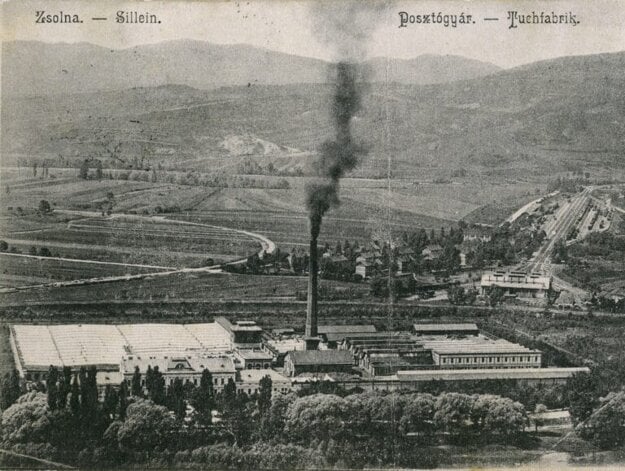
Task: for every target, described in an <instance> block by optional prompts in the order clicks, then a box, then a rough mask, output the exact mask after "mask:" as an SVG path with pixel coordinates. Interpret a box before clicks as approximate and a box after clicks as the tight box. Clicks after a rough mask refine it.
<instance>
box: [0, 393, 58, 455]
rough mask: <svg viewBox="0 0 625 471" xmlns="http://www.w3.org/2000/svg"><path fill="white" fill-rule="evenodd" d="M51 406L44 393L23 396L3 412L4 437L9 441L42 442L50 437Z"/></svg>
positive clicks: (5, 440) (13, 442) (4, 439)
mask: <svg viewBox="0 0 625 471" xmlns="http://www.w3.org/2000/svg"><path fill="white" fill-rule="evenodd" d="M50 412H51V411H50V408H49V407H48V399H47V397H46V395H45V394H44V393H41V392H30V393H28V394H24V395H23V396H21V397H20V398H19V399H18V400H17V401H16V402H15V403H14V404H13V405H12V406H10V407H9V408H8V409H6V410H5V411H4V412H3V413H2V438H3V441H4V442H8V443H12V444H15V443H27V442H30V443H42V442H47V441H48V440H49V437H50Z"/></svg>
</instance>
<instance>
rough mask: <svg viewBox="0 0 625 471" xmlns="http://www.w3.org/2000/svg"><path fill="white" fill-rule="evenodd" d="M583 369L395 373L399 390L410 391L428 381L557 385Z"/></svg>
mask: <svg viewBox="0 0 625 471" xmlns="http://www.w3.org/2000/svg"><path fill="white" fill-rule="evenodd" d="M588 372H590V370H589V369H588V368H585V367H577V368H515V369H506V368H487V369H464V370H416V371H399V372H397V375H396V377H397V381H398V383H399V386H400V388H402V389H411V388H412V387H415V386H418V384H419V383H423V382H428V381H446V382H450V381H451V382H466V381H488V380H504V381H517V382H521V383H525V384H538V383H540V384H557V383H563V382H566V380H567V379H569V378H570V377H571V376H573V375H574V374H576V373H588Z"/></svg>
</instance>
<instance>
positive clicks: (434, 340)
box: [419, 335, 542, 369]
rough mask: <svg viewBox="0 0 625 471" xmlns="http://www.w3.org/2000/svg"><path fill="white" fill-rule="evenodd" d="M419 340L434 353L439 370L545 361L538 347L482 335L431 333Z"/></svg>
mask: <svg viewBox="0 0 625 471" xmlns="http://www.w3.org/2000/svg"><path fill="white" fill-rule="evenodd" d="M419 341H420V342H421V344H422V345H423V347H424V348H425V349H427V350H430V351H431V352H432V361H433V363H434V365H435V366H436V367H437V368H440V369H469V368H476V369H478V368H479V369H485V368H540V367H541V362H542V353H541V352H540V351H539V350H532V349H529V348H527V347H524V346H523V345H519V344H516V343H512V342H508V341H507V340H503V339H497V340H493V339H490V338H488V337H484V336H483V335H475V336H467V337H464V338H460V339H454V338H446V337H437V336H431V337H422V338H420V339H419Z"/></svg>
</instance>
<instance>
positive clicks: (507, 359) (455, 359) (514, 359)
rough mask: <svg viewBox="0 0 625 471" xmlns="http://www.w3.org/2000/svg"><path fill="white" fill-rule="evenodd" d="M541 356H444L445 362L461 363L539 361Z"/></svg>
mask: <svg viewBox="0 0 625 471" xmlns="http://www.w3.org/2000/svg"><path fill="white" fill-rule="evenodd" d="M539 361H540V357H539V356H516V357H515V356H504V357H452V358H443V364H461V363H538V362H539Z"/></svg>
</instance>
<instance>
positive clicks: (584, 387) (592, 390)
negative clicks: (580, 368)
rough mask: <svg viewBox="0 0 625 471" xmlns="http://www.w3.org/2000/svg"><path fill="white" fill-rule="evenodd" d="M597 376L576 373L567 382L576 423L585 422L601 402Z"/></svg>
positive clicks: (571, 409) (572, 415)
mask: <svg viewBox="0 0 625 471" xmlns="http://www.w3.org/2000/svg"><path fill="white" fill-rule="evenodd" d="M597 383H598V381H597V378H596V377H593V375H592V374H588V373H575V374H574V375H573V376H572V377H571V378H569V379H568V380H567V382H566V390H567V396H568V397H567V398H568V401H569V411H570V413H571V418H572V419H573V423H574V424H579V423H581V422H584V421H585V420H586V419H588V418H589V417H590V415H591V414H592V411H593V410H594V409H595V407H597V405H598V404H599V394H598V392H597Z"/></svg>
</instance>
